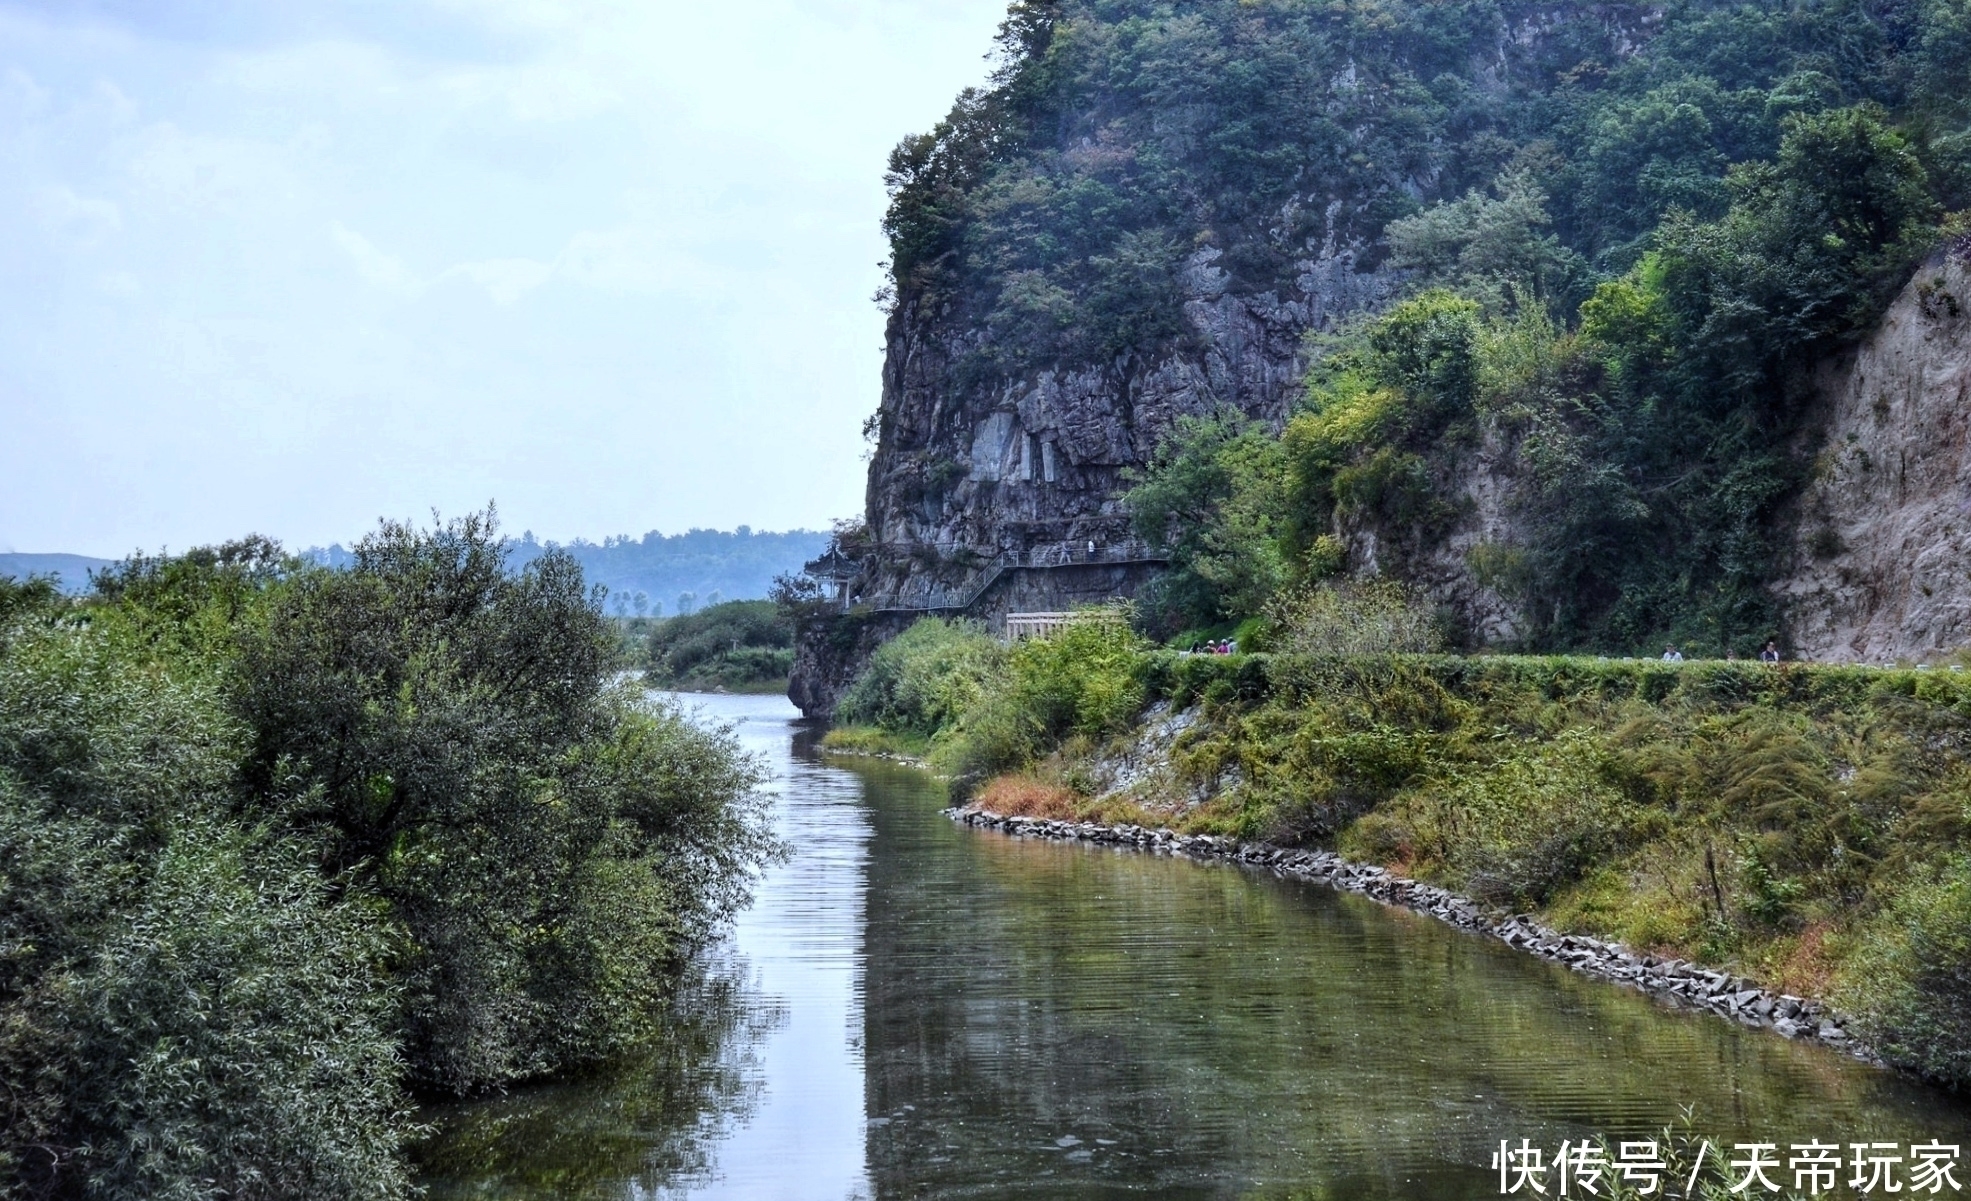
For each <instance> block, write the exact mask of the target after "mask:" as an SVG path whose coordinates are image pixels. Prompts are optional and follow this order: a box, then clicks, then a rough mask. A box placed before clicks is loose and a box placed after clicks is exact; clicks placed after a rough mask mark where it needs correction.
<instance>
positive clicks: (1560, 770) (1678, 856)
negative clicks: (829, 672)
mask: <svg viewBox="0 0 1971 1201" xmlns="http://www.w3.org/2000/svg"><path fill="white" fill-rule="evenodd" d="M891 647H893V648H897V649H894V650H892V649H890V648H886V654H887V655H888V659H887V660H885V659H884V658H883V657H882V656H879V661H878V662H877V664H875V665H874V666H873V667H872V671H871V674H870V675H869V676H868V677H865V680H864V682H863V683H862V684H859V685H858V689H857V691H856V692H852V693H851V695H850V698H849V700H848V701H846V702H845V703H844V709H845V716H848V717H850V718H853V719H858V720H861V721H864V722H868V723H870V724H875V725H879V726H881V727H883V728H885V729H889V730H891V731H895V732H900V733H904V734H907V735H909V736H911V737H915V738H920V739H922V740H923V741H924V745H925V747H926V750H927V753H928V755H929V757H930V759H931V760H932V761H933V762H934V763H936V764H937V765H939V766H940V767H941V768H943V769H944V770H946V771H949V772H951V773H953V774H955V775H958V776H960V777H963V778H967V779H969V780H970V782H971V783H972V784H973V785H974V786H976V787H977V789H978V799H979V800H980V802H981V803H982V804H984V805H985V806H987V807H989V808H992V809H994V810H996V811H1000V812H1011V813H1027V814H1033V815H1044V816H1051V817H1074V818H1095V819H1099V820H1106V821H1140V822H1144V823H1146V824H1156V825H1168V826H1171V827H1173V828H1176V829H1179V830H1183V831H1190V832H1203V833H1217V834H1229V835H1235V836H1238V837H1242V838H1258V839H1266V840H1270V841H1273V842H1277V843H1280V844H1283V845H1296V846H1325V847H1334V848H1336V849H1339V850H1341V851H1343V852H1344V853H1347V854H1349V855H1351V856H1353V857H1357V858H1360V859H1363V860H1367V861H1370V862H1376V863H1380V864H1384V865H1386V866H1389V867H1392V868H1394V869H1397V870H1399V871H1402V872H1405V873H1408V874H1411V875H1414V876H1417V877H1419V878H1421V879H1425V880H1429V881H1432V882H1435V883H1438V884H1442V885H1444V886H1446V887H1450V888H1454V889H1456V890H1458V891H1460V892H1464V893H1468V894H1471V895H1474V896H1477V897H1479V898H1481V899H1484V900H1486V901H1489V902H1492V903H1494V904H1497V905H1499V906H1502V907H1506V908H1510V909H1513V910H1516V911H1524V912H1532V913H1535V914H1538V915H1539V916H1540V918H1541V919H1542V920H1543V921H1546V922H1548V923H1550V924H1552V925H1554V926H1556V927H1558V928H1561V929H1565V930H1570V931H1578V932H1583V933H1593V934H1596V935H1600V936H1604V937H1612V938H1619V939H1621V940H1622V941H1624V942H1626V943H1628V944H1630V945H1632V946H1634V947H1637V948H1643V949H1649V950H1654V951H1661V952H1665V953H1669V954H1674V955H1677V956H1679V957H1685V958H1691V959H1695V960H1698V961H1700V962H1705V963H1710V964H1713V965H1716V966H1719V967H1728V968H1731V969H1733V970H1736V971H1738V972H1740V973H1742V974H1744V975H1747V976H1750V977H1753V978H1755V979H1758V980H1760V981H1762V982H1764V983H1766V984H1768V985H1770V986H1772V987H1775V988H1778V989H1781V990H1784V991H1790V992H1796V993H1804V994H1808V995H1814V996H1821V997H1825V998H1829V999H1831V1000H1833V1001H1835V1002H1836V1003H1837V1004H1839V1005H1841V1006H1842V1007H1843V1008H1845V1009H1848V1010H1849V1011H1851V1012H1854V1013H1857V1014H1858V1015H1860V1016H1861V1018H1862V1019H1863V1020H1864V1022H1866V1023H1867V1027H1868V1033H1869V1036H1870V1037H1871V1039H1872V1040H1873V1041H1874V1042H1875V1044H1876V1045H1878V1046H1880V1047H1881V1048H1883V1049H1884V1051H1885V1052H1886V1053H1887V1054H1889V1055H1890V1056H1892V1057H1893V1058H1895V1059H1896V1060H1897V1061H1899V1062H1901V1063H1903V1064H1904V1065H1906V1066H1910V1067H1913V1068H1916V1069H1918V1070H1921V1071H1924V1072H1927V1073H1929V1074H1932V1075H1935V1076H1938V1077H1941V1078H1944V1079H1948V1080H1952V1081H1954V1082H1962V1081H1966V1080H1971V1007H1967V1006H1966V1005H1965V1003H1964V1002H1965V1001H1966V1000H1967V998H1971V866H1967V863H1966V860H1965V857H1964V852H1965V849H1966V846H1967V818H1966V804H1967V801H1971V770H1967V768H1966V766H1965V752H1966V751H1967V750H1971V673H1960V672H1952V671H1947V670H1885V669H1871V668H1858V667H1834V666H1814V665H1804V664H1790V665H1785V666H1781V667H1777V668H1773V667H1766V666H1763V665H1760V664H1756V663H1736V664H1734V663H1723V662H1717V663H1687V664H1681V665H1672V664H1663V663H1658V662H1653V661H1635V660H1604V659H1592V658H1581V657H1506V656H1500V657H1479V658H1467V657H1458V656H1438V655H1382V656H1353V657H1342V656H1333V657H1318V656H1289V655H1280V656H1261V655H1249V656H1230V657H1214V656H1180V655H1176V654H1172V653H1170V652H1165V651H1155V650H1152V649H1150V648H1148V647H1147V646H1145V645H1143V644H1140V643H1138V642H1136V641H1135V640H1134V638H1133V636H1131V635H1130V634H1128V632H1127V631H1123V630H1119V629H1115V628H1104V627H1101V626H1099V625H1095V624H1088V625H1084V626H1079V627H1075V628H1072V629H1071V630H1070V631H1069V632H1068V633H1067V634H1066V635H1065V636H1063V637H1062V638H1060V639H1057V640H1053V641H1050V642H1046V643H1031V644H1027V645H1024V646H1021V647H1018V648H1013V649H1000V648H994V647H991V646H990V642H989V640H988V639H986V638H985V637H984V636H983V634H982V633H981V632H980V631H977V630H974V629H967V628H965V627H962V626H938V627H937V628H930V627H929V626H926V627H923V628H922V632H917V633H914V634H913V635H907V636H906V638H904V639H899V640H897V642H895V643H892V644H891Z"/></svg>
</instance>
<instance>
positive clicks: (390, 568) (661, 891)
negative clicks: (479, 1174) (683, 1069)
mask: <svg viewBox="0 0 1971 1201" xmlns="http://www.w3.org/2000/svg"><path fill="white" fill-rule="evenodd" d="M611 652H612V645H611V638H610V635H609V631H608V627H607V624H606V620H605V619H604V617H603V616H602V614H601V612H600V609H599V606H598V601H597V594H596V593H594V592H592V591H591V590H590V589H589V588H587V587H586V586H585V585H584V583H583V580H582V575H581V571H580V568H579V567H578V566H576V565H575V563H574V562H573V561H572V560H570V559H569V558H567V557H566V556H562V555H545V556H542V557H541V558H539V559H537V560H536V561H534V562H532V563H530V564H528V565H527V567H526V568H525V569H524V570H522V571H520V572H519V573H517V574H513V573H509V572H508V571H507V570H506V562H505V554H504V550H503V546H502V544H501V543H500V542H499V540H498V539H497V538H496V536H495V534H494V530H493V529H492V527H491V523H490V521H488V520H486V519H482V518H478V517H473V518H467V519H464V520H462V521H457V522H453V523H450V524H448V525H445V526H442V527H440V528H437V529H432V530H415V529H410V528H407V527H403V526H397V525H385V526H383V527H382V528H380V529H379V530H378V531H377V532H376V533H375V534H373V535H371V536H370V537H369V538H367V539H365V540H364V541H363V542H362V543H361V544H360V545H359V546H358V547H357V549H356V552H355V561H354V563H353V564H352V565H350V566H349V567H348V569H346V570H330V569H327V568H322V567H318V566H310V565H307V564H305V563H303V562H301V561H299V560H296V559H292V558H289V557H287V556H284V555H282V554H281V553H280V552H279V549H278V548H277V547H275V546H273V545H272V544H271V543H267V542H265V541H262V540H252V539H250V540H247V541H245V542H241V543H235V544H229V545H227V546H225V547H221V548H217V549H216V550H202V551H194V552H192V553H190V554H187V555H185V556H183V557H179V558H160V559H134V560H131V561H129V562H127V563H125V564H123V565H121V566H120V567H118V568H116V569H115V570H113V571H110V572H106V573H104V574H102V575H101V576H99V577H98V580H97V587H96V591H95V593H94V594H93V595H92V596H91V597H90V598H88V599H87V600H86V602H84V603H81V604H79V605H72V604H70V603H69V602H67V601H66V600H64V599H62V598H59V597H57V596H55V595H54V593H53V591H52V589H49V588H47V587H44V586H37V585H34V584H29V585H25V586H14V585H0V948H4V950H3V951H0V1181H4V1182H5V1188H6V1189H7V1190H8V1191H9V1192H10V1193H11V1192H18V1193H21V1194H22V1195H30V1196H63V1197H67V1196H76V1197H82V1196H89V1197H147V1198H148V1197H176V1198H202V1197H221V1196H226V1197H292V1196H300V1195H311V1196H312V1195H324V1196H340V1197H379V1198H380V1197H394V1196H403V1195H409V1193H410V1191H411V1190H410V1186H409V1182H408V1180H407V1177H406V1172H405V1169H404V1166H403V1163H402V1160H401V1155H400V1151H401V1148H402V1146H403V1144H404V1143H405V1141H406V1139H407V1138H408V1137H409V1136H410V1135H411V1134H412V1133H414V1129H415V1128H414V1126H413V1124H412V1121H411V1113H410V1100H411V1098H412V1097H414V1096H416V1095H420V1094H423V1095H432V1094H437V1095H457V1094H466V1093H474V1092H480V1091H484V1090H488V1089H496V1088H500V1087H502V1086H505V1085H508V1084H511V1083H515V1082H518V1081H522V1080H526V1079H529V1078H533V1077H538V1076H542V1075H546V1074H550V1073H554V1072H559V1071H563V1070H566V1069H569V1068H572V1067H575V1066H578V1065H581V1064H584V1063H590V1062H594V1061H597V1060H599V1059H602V1058H605V1057H609V1056H613V1055H616V1054H618V1053H620V1052H623V1051H625V1050H626V1049H628V1048H631V1047H634V1046H637V1045H639V1044H641V1043H642V1042H643V1041H645V1040H646V1039H648V1038H649V1037H650V1036H651V1035H652V1034H653V1033H654V1032H655V1031H656V1029H657V1023H659V1022H660V1021H661V1020H662V1014H663V1012H664V1009H663V1004H664V997H665V996H666V994H667V992H668V991H669V990H670V987H671V983H672V981H673V979H674V977H675V976H676V974H677V973H678V971H679V970H680V969H681V967H682V966H683V964H684V963H685V960H686V957H687V956H688V955H689V954H690V952H691V951H692V950H693V949H694V948H695V947H697V946H698V945H700V944H702V943H703V942H704V941H705V940H706V939H707V938H709V937H710V936H711V935H712V934H713V933H714V932H715V931H716V930H717V929H718V928H719V927H720V925H721V924H722V923H723V922H724V921H725V919H726V918H727V917H728V916H729V915H730V914H731V913H732V912H733V911H734V909H735V908H737V907H738V906H739V905H740V904H742V903H743V901H744V899H745V896H746V890H747V886H748V882H749V880H750V878H751V875H752V873H753V871H754V870H755V869H756V868H757V867H758V866H759V865H760V864H761V863H762V861H763V860H764V859H766V858H767V857H769V856H771V855H772V854H773V853H774V852H775V846H774V844H773V842H772V839H771V838H770V836H769V834H768V831H767V828H766V825H765V822H764V817H763V811H762V808H761V802H760V801H759V800H758V799H757V797H756V796H755V794H754V791H753V786H754V784H755V783H756V782H757V776H756V768H755V767H754V765H753V764H752V763H751V762H750V761H749V760H748V759H747V758H745V757H744V756H743V755H742V754H741V753H740V752H739V751H738V749H737V747H736V745H735V744H734V742H733V740H732V739H731V738H730V737H729V736H728V735H726V734H722V733H719V732H717V731H705V730H701V729H699V728H697V727H695V726H693V725H691V724H690V723H689V722H687V721H686V720H685V718H684V717H683V716H682V715H681V714H679V713H677V712H674V711H672V710H669V709H666V708H663V707H661V706H652V705H651V704H649V703H648V702H646V701H645V700H644V699H643V697H642V696H641V695H640V694H639V692H638V691H637V690H634V689H631V688H628V687H626V686H621V685H617V684H615V683H612V679H613V674H614V663H613V656H612V653H611Z"/></svg>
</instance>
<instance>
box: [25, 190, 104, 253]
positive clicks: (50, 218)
mask: <svg viewBox="0 0 1971 1201" xmlns="http://www.w3.org/2000/svg"><path fill="white" fill-rule="evenodd" d="M35 199H36V204H35V208H36V210H37V211H38V213H39V214H40V217H41V220H42V222H43V224H44V225H46V227H47V228H48V229H49V231H50V232H53V233H56V234H60V235H62V236H63V237H64V238H66V239H70V240H72V241H75V242H80V243H82V244H84V245H94V244H95V243H98V242H100V241H102V240H103V239H104V238H106V237H108V236H109V235H110V234H112V233H115V232H116V231H117V230H119V229H121V228H123V212H122V210H121V209H119V208H117V206H116V204H115V202H113V201H109V200H102V199H99V198H96V197H91V196H82V195H79V194H77V192H76V191H75V189H73V188H70V187H67V186H65V185H62V184H55V185H52V186H43V187H41V188H40V189H38V190H37V193H36V197H35Z"/></svg>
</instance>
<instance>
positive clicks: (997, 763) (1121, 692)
mask: <svg viewBox="0 0 1971 1201" xmlns="http://www.w3.org/2000/svg"><path fill="white" fill-rule="evenodd" d="M1143 649H1144V644H1143V643H1142V641H1141V640H1140V639H1139V638H1138V637H1137V636H1136V635H1135V634H1134V633H1132V632H1131V631H1130V629H1129V626H1128V625H1127V624H1126V623H1124V622H1122V621H1119V620H1115V618H1114V615H1113V614H1107V613H1102V612H1093V613H1090V614H1088V615H1086V616H1085V617H1084V618H1083V619H1081V620H1078V621H1073V622H1070V623H1069V624H1068V626H1067V627H1066V628H1065V629H1064V630H1062V631H1061V632H1059V633H1058V634H1056V635H1055V636H1054V637H1051V638H1042V639H1033V640H1030V641H1026V642H1022V643H1019V644H1018V645H1016V646H1013V647H1011V648H1006V647H1001V646H1000V645H999V644H998V643H997V642H995V641H993V639H992V638H991V637H990V636H989V635H987V634H986V633H985V631H984V629H982V628H981V627H979V626H977V625H973V624H970V623H966V622H946V621H942V620H940V619H938V618H935V617H927V618H924V619H922V620H920V621H918V622H916V623H915V624H914V625H912V626H911V627H910V628H909V629H907V630H905V631H904V632H903V633H902V634H900V635H898V636H897V637H896V638H893V639H891V640H890V641H889V642H887V643H885V644H884V645H883V646H882V647H880V648H879V649H878V650H877V652H876V653H875V655H873V656H871V659H870V663H869V665H868V667H867V668H865V669H864V671H863V674H862V675H861V676H860V677H858V678H857V680H856V681H855V683H854V684H853V685H852V686H851V687H850V689H849V691H848V692H847V693H846V694H845V695H844V697H843V699H842V702H841V705H840V707H839V708H838V710H837V712H836V716H837V717H838V718H839V719H840V720H841V721H844V722H848V723H856V724H861V725H865V726H874V727H877V728H880V729H882V730H885V731H888V732H890V733H892V734H898V735H903V736H904V737H905V739H906V740H907V745H912V746H914V747H923V746H928V747H929V749H930V751H931V754H932V758H933V760H934V761H935V762H937V763H938V764H939V765H940V766H943V767H945V768H947V769H949V770H952V771H955V772H958V773H960V774H963V775H968V776H969V775H979V774H983V773H988V772H994V771H1003V770H1007V769H1010V768H1015V767H1018V766H1020V765H1022V764H1024V763H1028V762H1030V761H1032V760H1033V759H1035V758H1037V757H1038V756H1041V755H1044V754H1046V753H1047V752H1048V751H1050V750H1052V749H1053V748H1054V747H1056V746H1058V745H1060V744H1061V743H1062V742H1063V741H1064V740H1067V739H1069V738H1073V737H1077V736H1079V737H1084V738H1102V737H1106V736H1109V735H1113V734H1116V733H1119V732H1121V731H1122V730H1124V729H1126V728H1127V727H1128V724H1129V722H1130V721H1131V720H1132V719H1133V718H1134V717H1135V716H1136V715H1137V714H1138V713H1139V712H1140V711H1141V710H1142V707H1143V702H1144V698H1145V696H1146V684H1145V679H1146V674H1147V673H1146V661H1145V659H1144V657H1143V655H1142V653H1141V652H1142V650H1143ZM847 737H850V738H852V737H853V736H852V735H847ZM842 742H843V739H842V738H837V744H838V745H841V744H842Z"/></svg>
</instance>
